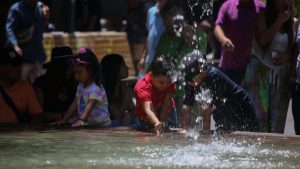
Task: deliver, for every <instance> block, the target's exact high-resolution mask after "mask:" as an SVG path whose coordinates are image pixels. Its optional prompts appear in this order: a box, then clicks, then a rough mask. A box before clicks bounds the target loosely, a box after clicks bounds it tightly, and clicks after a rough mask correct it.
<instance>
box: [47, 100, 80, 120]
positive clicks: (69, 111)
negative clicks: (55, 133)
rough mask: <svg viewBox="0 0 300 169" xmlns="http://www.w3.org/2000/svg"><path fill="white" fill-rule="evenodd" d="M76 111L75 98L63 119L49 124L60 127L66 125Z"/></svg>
mask: <svg viewBox="0 0 300 169" xmlns="http://www.w3.org/2000/svg"><path fill="white" fill-rule="evenodd" d="M76 111H77V103H76V98H75V99H74V100H73V102H72V104H71V105H70V107H69V109H68V111H67V112H66V113H65V116H64V118H63V119H61V120H59V121H56V122H54V123H51V124H53V125H62V124H64V123H66V122H67V121H68V120H69V118H70V117H72V115H74V114H75V113H76Z"/></svg>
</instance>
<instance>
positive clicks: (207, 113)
mask: <svg viewBox="0 0 300 169" xmlns="http://www.w3.org/2000/svg"><path fill="white" fill-rule="evenodd" d="M202 117H203V131H210V123H211V107H210V106H209V107H208V108H206V109H202Z"/></svg>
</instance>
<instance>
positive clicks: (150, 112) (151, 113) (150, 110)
mask: <svg viewBox="0 0 300 169" xmlns="http://www.w3.org/2000/svg"><path fill="white" fill-rule="evenodd" d="M142 107H143V109H144V111H145V112H146V114H147V116H148V119H149V120H150V122H151V123H152V124H153V125H154V128H155V131H156V134H157V135H158V136H159V135H160V133H161V130H162V124H161V123H160V121H159V119H158V118H157V116H156V114H155V109H154V107H153V104H152V102H150V101H146V102H143V103H142Z"/></svg>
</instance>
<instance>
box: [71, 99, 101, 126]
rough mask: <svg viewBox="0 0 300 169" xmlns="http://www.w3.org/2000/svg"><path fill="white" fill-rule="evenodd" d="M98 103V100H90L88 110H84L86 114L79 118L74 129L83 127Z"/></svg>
mask: <svg viewBox="0 0 300 169" xmlns="http://www.w3.org/2000/svg"><path fill="white" fill-rule="evenodd" d="M96 103H97V100H94V99H90V100H89V101H88V103H87V105H86V108H85V110H84V113H83V114H82V115H81V116H80V117H79V120H77V122H75V123H74V124H73V125H72V127H80V126H83V125H84V123H85V121H87V119H88V118H89V116H90V115H91V113H92V110H93V107H94V106H95V104H96Z"/></svg>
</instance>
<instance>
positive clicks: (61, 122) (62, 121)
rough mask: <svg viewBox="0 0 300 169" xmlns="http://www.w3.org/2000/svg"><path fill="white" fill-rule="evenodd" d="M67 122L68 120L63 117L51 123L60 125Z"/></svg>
mask: <svg viewBox="0 0 300 169" xmlns="http://www.w3.org/2000/svg"><path fill="white" fill-rule="evenodd" d="M65 123H66V121H65V120H64V119H61V120H58V121H56V122H52V123H49V124H50V125H53V126H60V125H63V124H65Z"/></svg>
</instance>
